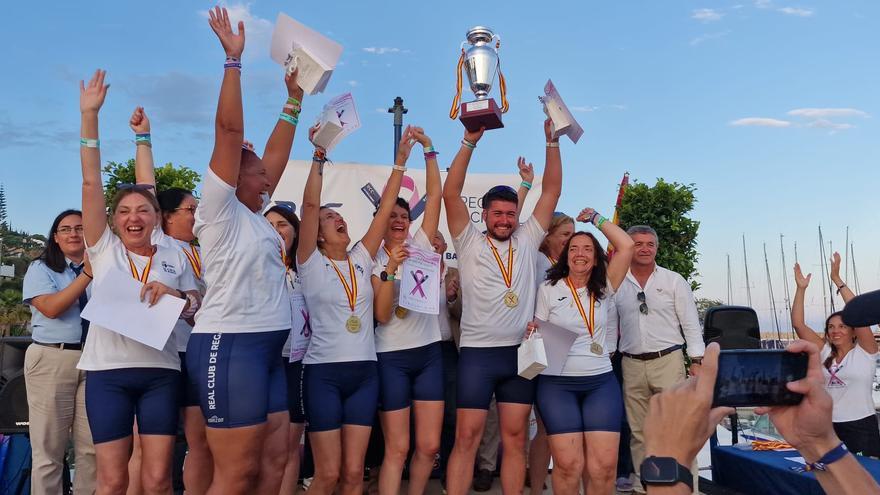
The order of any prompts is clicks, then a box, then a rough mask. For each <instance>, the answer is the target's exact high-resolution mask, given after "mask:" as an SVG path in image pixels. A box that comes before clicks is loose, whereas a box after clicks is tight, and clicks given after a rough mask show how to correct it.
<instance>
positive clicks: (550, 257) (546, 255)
mask: <svg viewBox="0 0 880 495" xmlns="http://www.w3.org/2000/svg"><path fill="white" fill-rule="evenodd" d="M544 256H545V257H547V259H548V260H550V266H553V265H555V264H556V261H557V259H556V258H554V257H553V256H550V255H548V254H545V255H544Z"/></svg>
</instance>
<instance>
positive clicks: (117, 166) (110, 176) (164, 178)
mask: <svg viewBox="0 0 880 495" xmlns="http://www.w3.org/2000/svg"><path fill="white" fill-rule="evenodd" d="M103 171H104V174H106V175H107V181H106V183H105V184H104V197H105V199H106V200H107V204H108V205H109V204H110V202H111V201H112V200H113V196H115V195H116V190H117V188H118V187H119V185H120V184H134V182H135V179H134V177H135V176H134V159H131V160H128V161H127V162H125V163H121V162H108V163H107V165H105V166H104V170H103ZM201 180H202V177H201V176H200V175H199V173H198V172H196V171H195V170H192V169H191V168H189V167H186V166H183V165H181V166H174V165H172V164H171V163H166V164H165V165H164V166H162V167H156V189H157V190H158V191H164V190H165V189H168V188H170V187H180V188H183V189H187V190H190V191H195V189H196V185H197V184H198V183H199V182H201ZM158 191H157V192H158Z"/></svg>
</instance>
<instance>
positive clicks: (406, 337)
mask: <svg viewBox="0 0 880 495" xmlns="http://www.w3.org/2000/svg"><path fill="white" fill-rule="evenodd" d="M410 242H411V243H412V245H413V246H415V247H418V248H420V249H427V250H430V251H433V247H432V246H431V243H430V242H429V241H428V237H427V236H426V235H425V232H424V231H423V230H422V229H419V230H418V232H416V235H415V236H413V238H412V239H411V240H410ZM387 265H388V253H386V252H385V250H384V249H379V252H378V253H377V254H376V264H375V266H374V267H373V276H375V277H376V278H379V274H380V273H382V271H383V270H385V267H386V266H387ZM397 272H398V273H400V267H398V270H397ZM441 282H442V279H441ZM393 283H394V296H393V299H392V301H391V307H392V310H391V319H390V320H388V323H385V324H381V323H380V324H378V325H377V326H376V352H390V351H402V350H404V349H414V348H416V347H422V346H425V345H428V344H430V343H432V342H438V341H439V340H440V320H439V318H438V315H429V314H425V313H419V312H418V311H407V313H406V317H405V318H403V319H401V318H398V317H397V312H396V311H395V310H396V309H397V307H398V306H397V305H398V300H399V299H400V279H399V278H395V280H394V282H393ZM440 292H441V293H442V294H443V295H442V296H441V299H445V296H446V294H445V293H444V291H443V290H442V284H441V291H440ZM440 304H441V305H444V301H442V300H441V301H440Z"/></svg>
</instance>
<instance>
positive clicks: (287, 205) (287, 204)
mask: <svg viewBox="0 0 880 495" xmlns="http://www.w3.org/2000/svg"><path fill="white" fill-rule="evenodd" d="M272 206H277V207H278V208H281V209H283V210H286V211H288V212H290V213H296V203H294V202H293V201H276V202H275V204H274V205H272Z"/></svg>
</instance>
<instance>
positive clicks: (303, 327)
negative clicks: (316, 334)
mask: <svg viewBox="0 0 880 495" xmlns="http://www.w3.org/2000/svg"><path fill="white" fill-rule="evenodd" d="M290 311H291V314H293V323H292V325H293V326H291V327H290V362H291V363H294V362H296V361H299V360H301V359H302V358H303V357H304V356H305V355H306V351H307V350H308V348H309V342H310V341H311V339H312V326H311V324H310V322H309V310H308V309H307V308H306V298H305V297H304V296H303V295H302V293H296V294H294V295H293V297H291V298H290Z"/></svg>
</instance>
